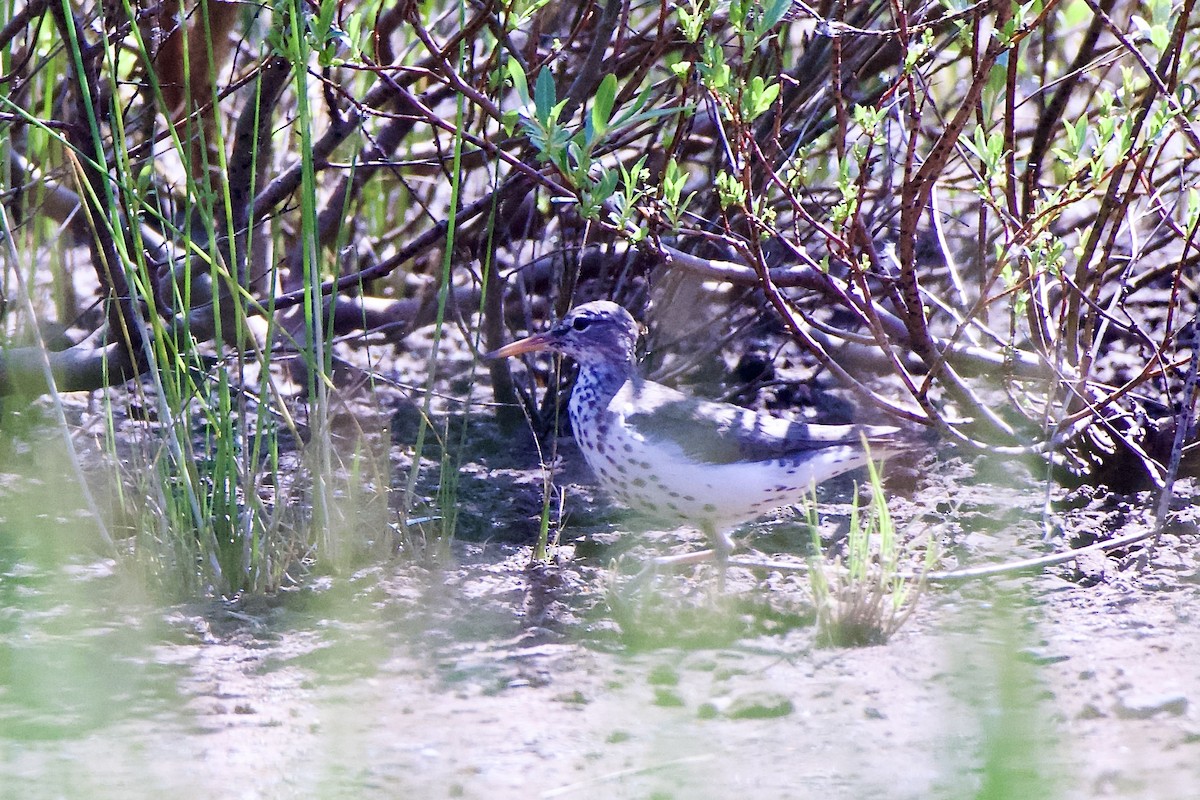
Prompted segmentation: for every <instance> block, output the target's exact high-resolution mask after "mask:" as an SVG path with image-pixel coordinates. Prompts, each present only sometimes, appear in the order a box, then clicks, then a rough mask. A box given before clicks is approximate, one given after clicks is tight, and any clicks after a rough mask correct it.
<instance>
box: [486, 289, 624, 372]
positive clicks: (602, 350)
mask: <svg viewBox="0 0 1200 800" xmlns="http://www.w3.org/2000/svg"><path fill="white" fill-rule="evenodd" d="M637 335H638V325H637V322H635V321H634V319H633V317H632V316H630V314H629V312H628V311H626V310H625V309H624V308H622V307H621V306H619V305H617V304H616V303H612V302H609V301H608V300H597V301H595V302H591V303H584V304H583V305H581V306H576V307H575V308H573V309H571V311H570V313H569V314H567V315H566V316H565V317H563V318H562V321H561V322H559V323H558V324H557V325H555V326H554V327H553V328H551V329H550V330H548V331H546V332H544V333H535V334H534V335H533V336H529V337H526V338H524V339H521V340H519V341H516V342H513V343H512V344H506V345H505V346H504V347H501V348H499V349H498V350H493V351H492V352H490V353H488V354H487V355H485V356H484V358H486V359H496V358H508V357H509V356H519V355H521V354H523V353H533V352H536V351H538V350H550V351H551V352H554V353H561V354H562V355H564V356H570V357H571V358H573V359H575V360H576V361H578V362H579V363H580V364H584V365H603V364H611V365H618V366H622V367H624V366H629V367H632V366H633V364H634V360H635V359H634V348H635V346H636V345H637Z"/></svg>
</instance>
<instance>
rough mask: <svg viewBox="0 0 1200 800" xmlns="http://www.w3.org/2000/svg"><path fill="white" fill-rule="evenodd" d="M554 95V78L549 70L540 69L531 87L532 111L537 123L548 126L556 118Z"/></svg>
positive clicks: (545, 68)
mask: <svg viewBox="0 0 1200 800" xmlns="http://www.w3.org/2000/svg"><path fill="white" fill-rule="evenodd" d="M556 93H557V92H556V90H555V88H554V76H553V75H551V74H550V68H549V67H542V69H541V71H539V72H538V77H537V83H536V84H535V85H534V87H533V109H534V113H535V114H536V115H537V118H538V121H539V122H541V123H542V124H543V125H548V124H549V123H551V122H553V121H554V120H556V119H557V118H558V114H557V113H556V112H555V110H554V98H555V95H556Z"/></svg>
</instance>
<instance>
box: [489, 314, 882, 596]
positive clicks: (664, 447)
mask: <svg viewBox="0 0 1200 800" xmlns="http://www.w3.org/2000/svg"><path fill="white" fill-rule="evenodd" d="M638 331H639V327H638V324H637V322H636V321H635V320H634V318H633V316H632V315H631V314H630V313H629V312H628V311H627V310H626V309H625V308H623V307H622V306H620V305H618V304H617V303H614V302H611V301H608V300H597V301H593V302H589V303H584V304H582V305H579V306H576V307H575V308H573V309H572V310H571V311H569V312H568V313H567V314H566V316H564V317H563V318H562V320H561V321H560V322H559V323H558V324H557V325H555V326H553V327H551V328H550V329H549V330H547V331H545V332H542V333H537V334H534V335H532V336H529V337H526V338H524V339H520V340H519V341H515V342H512V343H510V344H507V345H505V346H503V347H500V348H498V349H496V350H493V351H491V352H489V353H486V354H485V355H484V356H483V358H484V359H487V360H498V359H504V358H509V357H512V356H519V355H523V354H525V353H533V352H538V351H550V352H553V353H558V354H561V355H563V356H567V357H569V358H571V359H574V361H575V362H576V364H578V374H577V375H576V378H575V384H574V387H573V388H572V390H571V398H570V400H569V402H568V404H567V410H568V418H569V419H570V422H571V429H572V432H573V434H574V437H575V441H576V442H577V444H578V445H579V449H580V451H581V452H582V453H583V457H584V460H585V461H587V463H588V466H590V467H591V469H592V471H593V472H594V473H595V475H596V476H597V478H599V482H600V484H601V486H602V487H603V488H604V489H605V490H606V491H607V492H608V493H609V494H610V495H612V496H613V497H615V498H616V499H618V500H619V501H621V502H622V503H624V504H625V505H627V506H629V507H630V508H632V509H634V510H636V511H638V512H641V513H642V514H644V515H646V516H649V517H651V518H653V519H657V520H661V521H665V522H673V523H679V524H691V525H694V526H696V527H698V528H699V529H700V530H701V531H703V532H704V533H705V534H706V535H707V536H708V537H709V539H710V541H711V542H712V544H713V548H712V550H706V551H702V552H700V553H696V554H691V555H689V556H685V557H683V558H677V557H669V558H666V559H659V560H658V563H679V562H680V561H698V560H700V559H701V558H711V557H715V559H716V561H717V564H718V569H719V571H720V572H719V574H720V575H721V576H722V577H723V575H724V569H725V564H726V563H727V562H728V559H729V554H730V552H731V551H732V550H733V548H734V543H733V540H732V538H731V537H730V531H731V530H733V529H735V528H736V527H737V526H738V525H740V524H742V523H745V522H747V521H749V520H751V519H754V518H755V517H758V516H760V515H762V514H764V513H766V512H767V511H770V510H772V509H776V508H781V507H783V506H788V505H793V504H796V503H799V502H802V501H803V500H804V499H805V498H806V497H808V496H810V495H811V492H812V487H813V486H815V485H816V484H818V483H821V482H822V481H825V480H827V479H829V478H832V477H834V476H835V475H840V474H842V473H843V472H847V471H849V470H852V469H854V468H856V467H860V466H863V465H865V464H866V463H867V461H868V459H869V458H872V457H876V458H878V457H883V456H886V455H888V454H890V453H892V452H895V451H897V450H899V449H902V447H901V445H900V444H899V442H898V439H897V434H898V433H899V429H898V428H895V427H889V426H878V425H821V424H816V423H808V422H802V421H797V420H790V419H784V418H782V417H777V416H773V415H769V414H764V413H759V412H755V411H753V410H750V409H747V408H742V407H740V406H736V405H733V404H731V403H722V402H716V401H710V400H700V399H696V398H693V397H689V396H687V395H685V394H684V393H682V392H680V391H677V390H675V389H672V388H670V387H668V386H664V385H662V384H660V383H655V382H654V381H651V380H649V379H647V378H645V377H643V376H642V375H641V374H640V372H639V370H638V364H637V354H636V346H637V338H638ZM722 583H723V581H722Z"/></svg>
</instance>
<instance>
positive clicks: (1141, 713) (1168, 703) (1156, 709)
mask: <svg viewBox="0 0 1200 800" xmlns="http://www.w3.org/2000/svg"><path fill="white" fill-rule="evenodd" d="M1187 710H1188V699H1187V697H1185V696H1184V695H1181V694H1157V695H1124V696H1122V697H1120V698H1118V699H1117V707H1116V712H1117V716H1118V717H1120V718H1121V719H1150V718H1151V717H1154V716H1157V715H1158V714H1169V715H1170V716H1172V717H1180V716H1183V715H1184V714H1186V713H1187Z"/></svg>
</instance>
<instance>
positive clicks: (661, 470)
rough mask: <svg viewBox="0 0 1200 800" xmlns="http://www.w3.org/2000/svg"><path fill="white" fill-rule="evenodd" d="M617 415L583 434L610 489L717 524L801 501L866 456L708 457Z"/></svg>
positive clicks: (672, 516) (655, 511)
mask: <svg viewBox="0 0 1200 800" xmlns="http://www.w3.org/2000/svg"><path fill="white" fill-rule="evenodd" d="M609 422H610V424H609V425H607V426H606V427H605V428H604V431H603V433H602V434H598V432H597V430H596V429H595V428H593V427H592V426H580V427H585V428H591V430H590V431H588V432H587V433H585V434H584V435H583V436H577V438H578V440H579V444H580V448H581V449H582V450H583V453H584V456H585V458H586V459H587V462H588V464H589V466H591V468H592V470H593V471H594V472H595V473H596V475H597V477H598V478H599V479H600V482H601V484H602V485H603V486H604V488H605V489H606V490H607V491H608V492H609V493H610V494H612V495H614V496H615V497H616V498H617V499H619V500H621V501H622V502H623V503H625V504H627V505H629V506H630V507H632V508H634V509H636V510H638V511H642V512H644V513H647V514H650V515H652V516H654V517H657V518H661V519H668V520H680V521H689V522H692V523H694V524H698V525H710V526H712V527H713V528H717V529H720V528H725V527H729V526H733V525H736V524H738V523H741V522H745V521H747V520H749V519H753V518H754V517H757V516H759V515H760V514H763V513H765V512H767V511H770V510H771V509H773V508H779V507H780V506H786V505H791V504H793V503H798V502H801V501H802V500H804V498H805V497H807V496H810V495H811V491H812V487H813V486H814V485H815V484H817V483H820V482H821V481H823V480H825V479H827V478H830V477H832V476H833V475H837V474H840V473H842V472H845V471H847V470H850V469H853V468H855V467H857V466H860V465H862V464H863V463H865V457H864V454H863V452H862V450H861V449H859V448H856V447H850V446H834V447H827V448H822V449H820V450H814V451H811V452H806V453H804V454H802V455H799V456H793V457H790V458H785V459H774V460H770V461H744V462H733V463H728V464H707V463H701V462H698V461H696V460H694V459H692V458H689V457H688V456H687V455H686V454H684V453H683V452H682V450H680V449H678V448H677V447H676V446H674V445H671V444H664V445H661V446H660V445H659V444H658V443H657V442H655V441H651V440H647V439H645V438H643V437H642V436H641V435H639V434H638V433H637V432H635V431H632V430H630V429H629V428H627V427H625V426H624V425H622V424H620V422H619V418H615V417H610V418H609ZM580 427H577V428H576V431H577V433H578V432H579V429H580Z"/></svg>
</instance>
